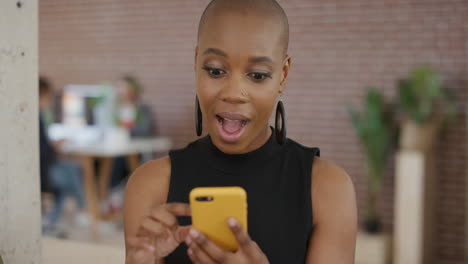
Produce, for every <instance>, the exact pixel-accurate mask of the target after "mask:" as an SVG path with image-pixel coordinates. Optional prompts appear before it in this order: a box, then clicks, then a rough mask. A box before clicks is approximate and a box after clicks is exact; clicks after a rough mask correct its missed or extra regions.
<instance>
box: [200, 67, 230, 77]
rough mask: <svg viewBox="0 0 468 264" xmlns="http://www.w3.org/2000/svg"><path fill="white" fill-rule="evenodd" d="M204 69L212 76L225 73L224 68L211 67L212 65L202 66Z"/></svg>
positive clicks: (219, 75)
mask: <svg viewBox="0 0 468 264" xmlns="http://www.w3.org/2000/svg"><path fill="white" fill-rule="evenodd" d="M203 69H204V70H205V71H207V72H208V74H209V75H210V76H212V77H215V78H216V77H221V75H223V74H225V73H226V72H225V71H224V70H221V69H218V68H212V67H206V66H205V67H203Z"/></svg>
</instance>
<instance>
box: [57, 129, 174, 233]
mask: <svg viewBox="0 0 468 264" xmlns="http://www.w3.org/2000/svg"><path fill="white" fill-rule="evenodd" d="M171 147H172V143H171V141H170V140H169V139H168V138H165V137H156V138H148V139H131V140H128V141H126V142H124V143H120V144H109V142H107V143H104V141H103V143H95V144H88V145H68V146H66V147H65V148H64V152H65V153H67V154H70V155H72V156H75V157H77V158H78V159H79V160H80V162H81V166H82V169H83V183H84V191H85V197H86V206H87V208H88V211H89V214H90V215H91V217H92V218H93V226H92V228H93V233H95V235H96V236H95V238H96V239H98V238H97V235H98V234H97V228H96V222H97V221H98V220H101V219H109V218H114V217H115V215H106V216H105V215H101V213H100V211H99V203H100V201H102V200H105V199H107V196H108V189H109V184H110V179H111V172H112V158H115V157H119V156H125V158H126V160H127V163H128V167H129V170H130V173H131V172H133V171H134V170H135V169H136V168H137V167H138V166H139V165H140V161H139V157H138V154H145V153H154V152H166V151H169V150H170V148H171ZM95 160H98V161H99V162H100V168H99V172H98V174H99V175H98V176H99V178H98V184H96V175H95V173H94V161H95Z"/></svg>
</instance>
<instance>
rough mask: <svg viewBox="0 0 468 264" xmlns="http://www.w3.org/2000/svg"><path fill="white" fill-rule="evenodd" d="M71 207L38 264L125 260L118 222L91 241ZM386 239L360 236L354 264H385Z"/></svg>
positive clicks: (46, 243) (46, 240) (107, 224)
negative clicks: (61, 231)
mask: <svg viewBox="0 0 468 264" xmlns="http://www.w3.org/2000/svg"><path fill="white" fill-rule="evenodd" d="M73 210H74V205H73V204H72V203H68V204H67V206H66V210H65V214H64V217H63V219H62V223H61V224H63V226H64V227H65V229H66V230H67V238H66V239H57V238H54V237H50V236H44V237H43V240H42V241H43V245H42V252H43V253H42V260H43V262H42V263H46V264H59V263H60V264H62V263H67V264H74V263H77V264H78V263H80V264H81V263H100V264H106V263H109V264H110V263H123V262H124V259H125V245H124V235H123V229H122V220H121V219H119V220H117V221H114V222H100V223H99V224H98V232H99V234H100V238H99V241H94V240H93V239H92V235H91V231H90V230H89V228H88V227H86V226H81V227H80V226H76V225H75V224H74V223H73V215H74V211H73ZM386 241H388V236H386V235H378V236H375V235H368V234H365V233H362V232H360V233H359V234H358V240H357V245H356V262H355V263H356V264H386V263H385V255H386V252H388V248H387V245H388V242H386Z"/></svg>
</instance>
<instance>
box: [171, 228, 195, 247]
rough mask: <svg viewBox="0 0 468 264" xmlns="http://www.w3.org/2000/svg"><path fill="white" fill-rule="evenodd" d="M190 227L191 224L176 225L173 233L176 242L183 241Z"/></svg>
mask: <svg viewBox="0 0 468 264" xmlns="http://www.w3.org/2000/svg"><path fill="white" fill-rule="evenodd" d="M191 227H192V226H191V225H189V226H178V227H177V230H176V231H175V234H174V236H175V238H176V240H177V242H179V243H181V242H184V241H185V238H186V237H187V235H188V233H189V231H190V228H191Z"/></svg>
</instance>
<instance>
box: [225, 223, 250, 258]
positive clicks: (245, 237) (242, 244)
mask: <svg viewBox="0 0 468 264" xmlns="http://www.w3.org/2000/svg"><path fill="white" fill-rule="evenodd" d="M227 224H228V226H229V228H230V229H231V231H232V233H233V234H234V236H235V237H236V240H237V243H238V244H239V248H240V249H241V250H243V251H245V252H246V253H248V254H249V253H253V249H254V248H253V247H252V240H251V239H250V236H249V234H247V232H246V231H245V230H244V229H242V226H241V225H240V224H239V222H238V221H237V220H236V219H234V218H232V217H231V218H228V220H227Z"/></svg>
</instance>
